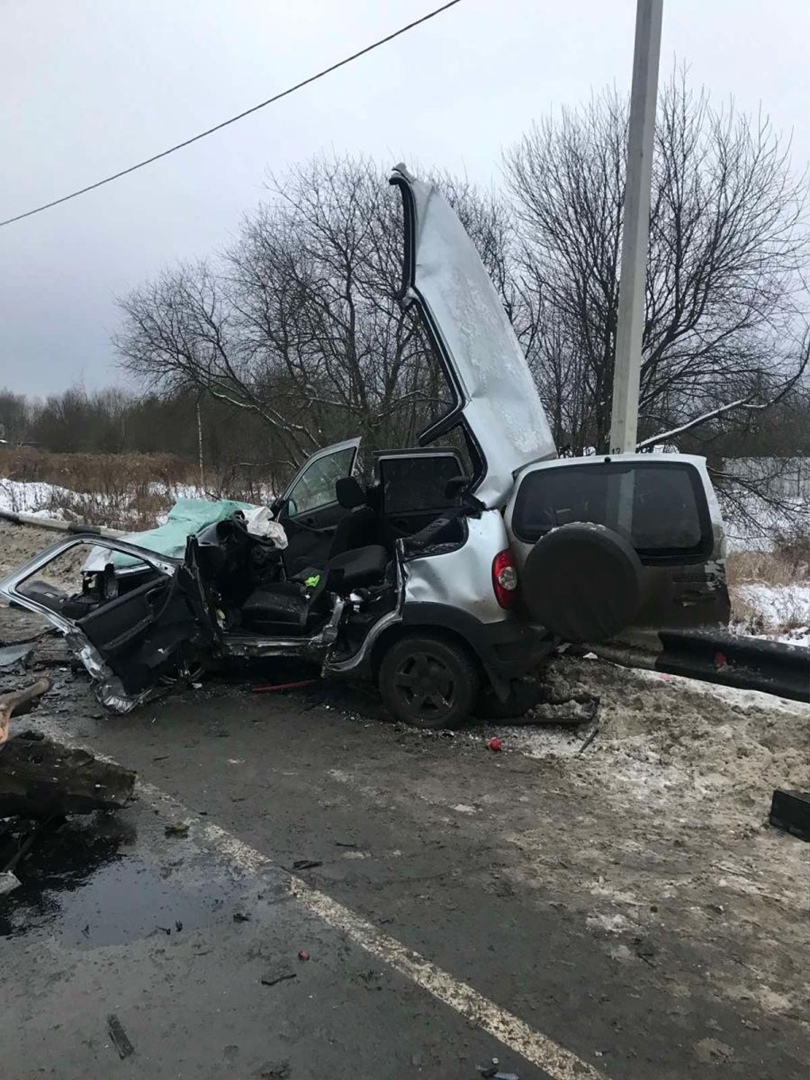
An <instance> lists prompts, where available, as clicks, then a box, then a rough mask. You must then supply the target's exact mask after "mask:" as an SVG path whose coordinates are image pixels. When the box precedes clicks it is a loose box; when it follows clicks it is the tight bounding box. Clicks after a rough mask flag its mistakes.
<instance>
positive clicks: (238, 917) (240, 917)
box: [233, 911, 250, 922]
mask: <svg viewBox="0 0 810 1080" xmlns="http://www.w3.org/2000/svg"><path fill="white" fill-rule="evenodd" d="M233 921H234V922H250V915H248V913H247V912H246V911H235V912H234V913H233Z"/></svg>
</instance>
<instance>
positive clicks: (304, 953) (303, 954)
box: [298, 949, 309, 960]
mask: <svg viewBox="0 0 810 1080" xmlns="http://www.w3.org/2000/svg"><path fill="white" fill-rule="evenodd" d="M298 959H299V960H309V953H308V952H307V950H306V949H302V950H301V951H300V953H299V954H298Z"/></svg>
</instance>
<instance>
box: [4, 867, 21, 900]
mask: <svg viewBox="0 0 810 1080" xmlns="http://www.w3.org/2000/svg"><path fill="white" fill-rule="evenodd" d="M19 884H20V879H19V878H18V877H17V875H16V874H14V873H12V871H11V870H4V871H3V872H2V873H0V896H5V895H6V893H10V892H13V891H14V890H15V889H16V888H17V887H18V886H19Z"/></svg>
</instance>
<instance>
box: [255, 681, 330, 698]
mask: <svg viewBox="0 0 810 1080" xmlns="http://www.w3.org/2000/svg"><path fill="white" fill-rule="evenodd" d="M314 682H315V679H304V681H303V682H281V683H269V684H268V685H267V686H254V687H252V690H253V693H254V694H269V693H270V692H271V691H273V690H300V688H301V687H302V686H311V685H312V684H313V683H314Z"/></svg>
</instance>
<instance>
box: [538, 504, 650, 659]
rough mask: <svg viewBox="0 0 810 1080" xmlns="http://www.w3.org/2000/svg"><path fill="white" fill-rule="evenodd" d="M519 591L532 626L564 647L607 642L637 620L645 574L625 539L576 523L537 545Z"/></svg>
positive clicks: (566, 526) (605, 529) (636, 555)
mask: <svg viewBox="0 0 810 1080" xmlns="http://www.w3.org/2000/svg"><path fill="white" fill-rule="evenodd" d="M520 589H521V595H522V597H523V601H524V603H525V605H526V607H527V609H528V611H529V615H530V616H531V619H532V621H533V622H534V623H536V624H538V625H540V626H545V627H546V629H547V630H550V631H551V632H552V634H555V635H556V636H557V637H559V638H562V640H563V641H570V642H573V643H574V644H580V643H582V642H599V641H608V640H609V639H610V638H612V637H613V636H614V634H616V633H618V632H619V631H620V630H623V629H625V627H627V626H630V625H632V623H633V620H634V618H635V617H636V615H637V614H638V611H639V608H640V607H641V600H642V595H643V590H644V570H643V567H642V565H641V560H640V559H639V557H638V554H637V552H636V551H635V550H634V548H633V546H632V544H631V543H630V542H629V540H627V539H626V538H625V537H623V536H620V535H619V533H617V532H614V531H613V530H612V529H608V528H606V527H605V526H604V525H594V524H590V523H587V522H572V523H571V524H569V525H560V526H559V527H558V528H556V529H552V531H551V532H549V533H546V535H545V536H543V537H541V539H540V540H538V541H537V543H536V544H535V545H534V547H533V548H532V550H531V551H530V552H529V554H528V556H527V558H526V562H525V564H524V567H523V572H522V574H521V581H520Z"/></svg>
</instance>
